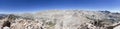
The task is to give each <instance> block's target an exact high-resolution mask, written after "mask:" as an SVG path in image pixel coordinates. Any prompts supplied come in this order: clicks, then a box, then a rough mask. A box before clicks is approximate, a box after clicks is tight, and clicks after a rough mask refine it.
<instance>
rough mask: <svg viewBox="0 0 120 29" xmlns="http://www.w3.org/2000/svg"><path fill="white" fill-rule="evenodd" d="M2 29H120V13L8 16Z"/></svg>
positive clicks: (59, 12)
mask: <svg viewBox="0 0 120 29" xmlns="http://www.w3.org/2000/svg"><path fill="white" fill-rule="evenodd" d="M0 27H1V29H5V27H8V28H10V29H120V13H112V12H109V11H83V10H52V11H43V12H38V13H34V14H30V13H26V14H7V15H5V16H4V17H2V18H1V19H0Z"/></svg>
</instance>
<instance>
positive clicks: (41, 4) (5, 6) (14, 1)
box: [0, 0, 120, 13]
mask: <svg viewBox="0 0 120 29" xmlns="http://www.w3.org/2000/svg"><path fill="white" fill-rule="evenodd" d="M119 8H120V0H0V13H18V12H35V11H40V10H52V9H62V10H64V9H91V10H92V9H94V10H95V9H97V10H98V9H99V10H110V11H120V9H119Z"/></svg>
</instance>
